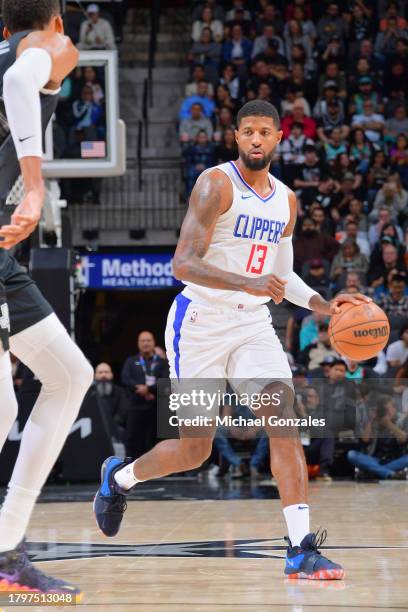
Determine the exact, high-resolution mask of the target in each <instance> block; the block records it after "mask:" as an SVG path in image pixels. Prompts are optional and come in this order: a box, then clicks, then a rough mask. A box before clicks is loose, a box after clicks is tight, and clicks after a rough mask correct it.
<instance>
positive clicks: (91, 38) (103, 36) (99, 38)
mask: <svg viewBox="0 0 408 612" xmlns="http://www.w3.org/2000/svg"><path fill="white" fill-rule="evenodd" d="M86 13H87V16H88V19H87V20H86V21H84V22H83V23H82V24H81V29H80V33H79V43H78V45H77V47H78V49H116V44H115V37H114V34H113V29H112V26H111V24H110V23H109V21H108V20H107V19H103V17H100V11H99V6H98V5H97V4H89V5H88V8H87V9H86Z"/></svg>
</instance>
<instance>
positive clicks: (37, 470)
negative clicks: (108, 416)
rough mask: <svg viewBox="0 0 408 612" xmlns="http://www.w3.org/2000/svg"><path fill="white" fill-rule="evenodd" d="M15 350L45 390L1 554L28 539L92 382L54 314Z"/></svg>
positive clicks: (25, 447) (0, 524)
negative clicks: (36, 507)
mask: <svg viewBox="0 0 408 612" xmlns="http://www.w3.org/2000/svg"><path fill="white" fill-rule="evenodd" d="M10 346H11V350H12V351H13V354H14V355H16V357H17V358H18V359H19V360H20V361H22V363H24V364H25V365H27V366H28V367H29V368H30V369H31V370H32V372H33V373H34V374H35V376H36V377H37V378H38V379H39V380H40V381H41V383H42V389H41V392H40V395H39V397H38V399H37V402H36V404H35V406H34V408H33V411H32V413H31V415H30V417H29V419H28V421H27V423H26V426H25V428H24V432H23V437H22V440H21V444H20V450H19V454H18V457H17V461H16V464H15V467H14V470H13V474H12V477H11V481H10V484H9V487H8V492H7V495H6V498H5V500H4V503H3V506H2V509H1V512H0V552H2V551H7V550H12V549H13V548H15V547H16V546H17V545H18V544H19V543H20V542H21V540H22V539H23V538H24V535H25V532H26V530H27V526H28V523H29V520H30V516H31V513H32V510H33V508H34V505H35V502H36V500H37V498H38V495H39V494H40V491H41V488H42V487H43V485H44V483H45V481H46V479H47V477H48V474H49V472H50V470H51V468H52V467H53V465H54V463H55V461H56V459H57V458H58V455H59V453H60V452H61V449H62V446H63V444H64V442H65V440H66V438H67V436H68V433H69V431H70V429H71V427H72V424H73V422H74V421H75V419H76V417H77V415H78V412H79V409H80V406H81V403H82V401H83V398H84V396H85V393H86V391H87V390H88V388H89V386H90V385H91V382H92V378H93V371H92V368H91V366H90V364H89V363H88V362H87V360H86V359H85V357H84V355H83V354H82V352H81V351H80V349H79V348H78V347H77V346H76V345H75V344H74V342H73V341H72V339H71V338H70V337H69V335H68V334H67V332H66V330H65V328H64V327H63V325H62V323H61V322H60V321H59V320H58V318H57V317H56V315H55V314H51V315H49V316H48V317H46V318H45V319H43V320H42V321H40V322H38V323H36V324H35V325H32V326H30V327H28V328H27V329H25V330H24V331H21V332H20V333H18V334H15V335H14V336H11V338H10ZM11 405H12V406H14V404H13V403H12V404H11ZM14 411H15V408H14V407H13V414H14ZM10 414H11V411H10ZM6 429H7V428H6V427H2V430H1V433H2V434H3V437H2V439H0V447H1V446H2V445H3V444H4V441H5V438H6V437H7V434H8V431H7V432H6V431H5V430H6Z"/></svg>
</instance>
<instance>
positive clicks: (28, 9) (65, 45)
mask: <svg viewBox="0 0 408 612" xmlns="http://www.w3.org/2000/svg"><path fill="white" fill-rule="evenodd" d="M2 11H3V20H4V23H5V29H4V37H5V39H6V40H5V41H4V42H2V43H0V93H1V95H2V96H3V99H4V106H5V111H6V115H5V114H4V112H3V113H2V114H1V115H0V124H1V134H0V139H1V142H0V213H1V215H2V217H3V219H4V217H7V214H6V212H5V207H4V205H5V201H6V198H7V195H8V193H9V192H10V190H11V188H12V187H13V184H14V183H15V181H16V179H17V178H18V176H19V174H20V172H21V175H22V177H23V180H24V188H25V197H24V199H23V200H22V202H21V203H20V204H19V205H18V206H17V208H16V209H15V211H14V214H13V215H12V217H11V221H10V220H8V221H7V222H4V220H3V221H2V222H3V226H2V227H1V228H0V236H1V237H2V239H3V242H1V244H0V246H1V248H0V281H1V285H2V289H3V291H2V295H1V297H2V303H1V315H2V316H1V318H0V325H1V339H2V350H1V356H0V398H1V400H0V401H1V404H0V412H1V418H0V450H1V448H2V447H3V445H4V442H5V441H6V439H7V435H8V433H9V430H10V429H11V426H12V424H13V422H14V421H15V418H16V416H17V402H16V398H15V395H14V392H13V385H12V381H11V365H10V356H9V353H8V338H7V332H8V331H10V348H11V350H12V352H13V353H14V354H15V355H16V357H18V359H20V361H22V362H23V363H24V364H26V365H27V366H28V367H29V368H30V369H31V370H32V371H33V373H34V375H35V376H36V377H37V378H38V379H39V380H40V381H41V382H42V389H41V393H40V395H39V397H38V400H37V402H36V404H35V406H34V408H33V411H32V413H31V415H30V418H29V419H28V421H27V424H26V426H25V428H24V432H23V436H22V439H21V444H20V451H19V454H18V457H17V461H16V464H15V467H14V471H13V474H12V477H11V481H10V483H9V487H8V491H7V495H6V497H5V500H4V503H3V506H2V509H1V512H0V585H1V586H0V590H1V591H4V590H6V591H7V590H9V589H10V590H19V589H24V590H27V589H28V590H33V589H35V590H37V591H40V592H47V593H48V592H64V593H65V592H66V593H71V594H75V595H78V594H79V591H78V589H76V588H75V587H73V586H71V585H68V584H67V583H65V582H63V581H62V580H57V579H54V578H51V577H48V576H46V575H45V574H43V573H42V572H40V571H39V570H37V569H36V568H34V566H33V565H31V563H30V561H29V559H28V557H27V554H26V551H25V547H24V535H25V532H26V529H27V526H28V522H29V519H30V515H31V513H32V510H33V507H34V504H35V502H36V499H37V497H38V495H39V493H40V490H41V488H42V486H43V484H44V482H45V480H46V478H47V476H48V474H49V472H50V470H51V468H52V466H53V465H54V463H55V461H56V459H57V457H58V455H59V453H60V451H61V449H62V446H63V444H64V442H65V439H66V437H67V435H68V433H69V431H70V429H71V426H72V424H73V422H74V421H75V419H76V417H77V414H78V412H79V408H80V406H81V403H82V400H83V398H84V396H85V393H86V391H87V390H88V388H89V386H90V385H91V382H92V368H91V366H90V365H89V363H88V362H87V360H86V359H85V357H84V355H83V354H82V353H81V351H80V350H79V348H78V347H77V346H76V345H75V344H74V343H73V341H72V340H71V338H70V337H69V335H68V334H67V332H66V330H65V328H64V327H63V325H62V323H61V322H60V321H59V320H58V318H57V317H56V315H55V314H54V313H53V311H52V308H51V306H50V305H49V304H48V303H47V302H46V300H45V299H44V298H43V296H42V295H41V293H40V291H39V290H38V288H37V287H36V285H35V284H34V283H33V281H32V280H31V278H30V277H29V276H27V274H26V273H25V272H24V270H23V269H22V268H21V267H20V266H19V265H18V263H17V262H16V260H15V259H14V257H13V256H12V255H10V253H9V251H8V250H9V249H10V248H12V247H13V246H14V245H16V244H18V243H19V242H21V241H22V240H24V239H25V238H26V237H27V236H29V235H30V234H31V232H32V231H33V230H34V229H35V227H36V226H37V224H38V221H39V219H40V216H41V208H42V206H43V202H44V182H43V178H42V173H41V156H42V139H43V136H44V131H45V128H46V126H47V124H48V122H49V121H50V119H51V116H52V114H53V113H54V111H55V109H56V106H57V102H58V92H59V90H60V85H61V82H62V80H63V79H64V78H65V76H66V75H67V74H68V73H69V72H71V71H72V69H73V68H74V67H75V66H76V64H77V60H78V52H77V50H76V49H75V47H74V46H73V45H72V43H71V41H70V40H69V38H67V37H66V36H64V35H63V23H62V19H61V16H60V11H59V1H58V0H32V1H30V2H28V1H27V0H4V1H3V3H2ZM7 306H8V309H7ZM8 311H9V313H10V317H8Z"/></svg>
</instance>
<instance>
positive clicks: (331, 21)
mask: <svg viewBox="0 0 408 612" xmlns="http://www.w3.org/2000/svg"><path fill="white" fill-rule="evenodd" d="M345 34H346V26H345V23H344V21H343V19H342V18H341V17H340V16H339V7H338V6H337V4H336V3H335V2H330V3H329V4H328V5H327V9H326V14H325V15H324V16H323V17H321V19H319V21H318V23H317V39H318V43H317V46H318V48H319V50H321V51H323V50H324V49H325V48H326V47H327V46H328V45H329V44H330V42H331V41H332V40H333V36H336V37H338V38H339V39H343V37H344V36H345Z"/></svg>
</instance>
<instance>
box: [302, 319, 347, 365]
mask: <svg viewBox="0 0 408 612" xmlns="http://www.w3.org/2000/svg"><path fill="white" fill-rule="evenodd" d="M326 357H335V358H336V357H338V354H337V352H336V351H335V350H334V348H333V347H332V345H331V343H330V338H329V333H328V331H327V325H326V323H319V326H318V340H317V342H314V343H313V344H309V345H308V346H306V347H305V348H304V349H303V350H302V351H301V353H299V355H298V361H299V363H301V364H303V365H305V366H306V367H307V369H308V370H313V369H314V368H318V367H319V365H320V363H321V362H322V361H323V360H324V359H325V358H326Z"/></svg>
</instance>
